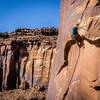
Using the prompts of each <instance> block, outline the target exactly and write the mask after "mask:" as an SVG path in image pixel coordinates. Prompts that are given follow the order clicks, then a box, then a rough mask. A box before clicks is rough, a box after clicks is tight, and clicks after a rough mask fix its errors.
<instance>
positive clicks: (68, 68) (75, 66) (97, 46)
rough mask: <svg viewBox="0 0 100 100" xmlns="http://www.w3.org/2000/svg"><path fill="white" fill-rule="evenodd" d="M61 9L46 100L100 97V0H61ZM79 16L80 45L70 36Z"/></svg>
mask: <svg viewBox="0 0 100 100" xmlns="http://www.w3.org/2000/svg"><path fill="white" fill-rule="evenodd" d="M60 12H61V20H60V22H61V23H60V32H59V33H60V34H59V37H58V42H57V43H58V45H57V50H56V53H55V57H54V61H53V64H52V68H51V69H52V70H51V76H50V82H49V89H48V96H47V100H100V0H61V9H60ZM79 19H80V21H81V22H80V25H79V27H80V28H79V30H78V31H79V34H80V35H81V36H82V40H83V41H82V42H83V44H82V45H81V48H80V47H79V46H78V45H77V44H76V43H75V41H73V40H72V39H71V36H70V32H71V28H72V26H73V25H74V24H77V23H78V20H79ZM64 61H66V62H67V63H64Z"/></svg>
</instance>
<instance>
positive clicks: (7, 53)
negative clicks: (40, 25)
mask: <svg viewBox="0 0 100 100" xmlns="http://www.w3.org/2000/svg"><path fill="white" fill-rule="evenodd" d="M56 38H57V36H43V35H37V36H30V37H28V36H26V37H25V36H24V37H23V38H22V37H21V38H17V39H16V38H8V39H4V40H1V41H0V90H1V91H3V90H12V89H18V88H20V89H23V90H25V89H29V88H32V87H33V86H36V85H44V86H47V85H48V81H49V75H50V68H51V64H52V61H53V54H54V53H55V49H56Z"/></svg>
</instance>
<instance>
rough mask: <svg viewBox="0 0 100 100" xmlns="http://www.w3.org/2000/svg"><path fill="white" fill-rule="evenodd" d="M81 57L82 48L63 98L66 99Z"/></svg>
mask: <svg viewBox="0 0 100 100" xmlns="http://www.w3.org/2000/svg"><path fill="white" fill-rule="evenodd" d="M79 57H80V48H79V54H78V58H77V61H76V64H75V67H74V69H73V73H72V76H71V78H70V80H69V84H68V88H67V90H66V92H65V93H64V96H63V99H62V100H64V99H65V96H66V95H67V93H68V91H69V86H70V84H71V82H72V79H73V76H74V74H75V70H76V66H77V64H78V60H79Z"/></svg>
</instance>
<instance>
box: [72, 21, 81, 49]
mask: <svg viewBox="0 0 100 100" xmlns="http://www.w3.org/2000/svg"><path fill="white" fill-rule="evenodd" d="M78 29H79V23H78V24H75V25H74V26H73V27H72V31H71V37H72V39H73V40H75V41H76V43H77V44H78V46H79V47H81V41H82V38H81V36H80V35H79V34H78Z"/></svg>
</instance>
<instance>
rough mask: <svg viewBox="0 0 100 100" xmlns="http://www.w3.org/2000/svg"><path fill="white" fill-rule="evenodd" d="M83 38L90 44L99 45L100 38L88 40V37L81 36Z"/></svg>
mask: <svg viewBox="0 0 100 100" xmlns="http://www.w3.org/2000/svg"><path fill="white" fill-rule="evenodd" d="M82 39H83V40H86V41H87V42H89V43H90V44H92V45H95V46H96V47H100V38H98V39H96V40H90V39H88V38H86V37H85V36H82Z"/></svg>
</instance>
